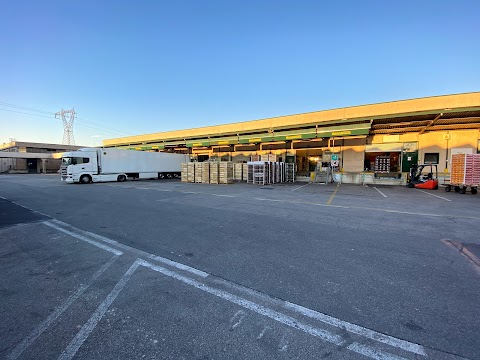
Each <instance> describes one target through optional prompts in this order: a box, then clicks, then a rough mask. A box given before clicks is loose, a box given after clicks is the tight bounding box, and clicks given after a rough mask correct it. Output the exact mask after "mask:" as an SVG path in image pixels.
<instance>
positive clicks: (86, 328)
mask: <svg viewBox="0 0 480 360" xmlns="http://www.w3.org/2000/svg"><path fill="white" fill-rule="evenodd" d="M138 266H139V261H135V262H134V263H133V265H132V266H131V267H130V269H128V271H127V272H126V273H125V274H124V275H123V276H122V278H121V279H120V281H119V282H118V283H117V284H116V285H115V287H114V288H113V290H112V291H111V292H110V294H108V296H107V298H106V299H105V300H103V302H102V303H101V304H100V306H99V307H98V308H97V310H96V311H95V312H94V313H93V315H92V316H91V317H90V319H88V321H87V322H86V323H85V325H83V327H82V328H81V329H80V331H79V332H78V333H77V335H75V337H74V338H73V340H72V341H71V342H70V344H68V346H67V347H66V348H65V350H64V351H63V352H62V354H61V355H60V356H59V357H58V360H70V359H72V358H73V357H74V356H75V354H76V353H77V351H78V349H80V347H81V346H82V345H83V343H84V342H85V340H86V339H87V338H88V336H89V335H90V334H91V332H92V331H93V329H95V327H96V326H97V324H98V322H99V321H100V320H102V318H103V316H104V315H105V313H106V312H107V310H108V308H109V307H110V305H112V303H113V302H114V301H115V299H116V298H117V296H118V294H120V291H122V289H123V288H124V286H125V284H126V283H127V281H128V280H129V279H130V277H131V276H132V275H133V273H134V272H135V270H137V268H138Z"/></svg>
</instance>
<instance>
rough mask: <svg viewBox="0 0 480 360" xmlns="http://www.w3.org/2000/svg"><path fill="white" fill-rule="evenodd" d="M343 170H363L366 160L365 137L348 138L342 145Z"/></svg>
mask: <svg viewBox="0 0 480 360" xmlns="http://www.w3.org/2000/svg"><path fill="white" fill-rule="evenodd" d="M341 156H342V157H343V171H346V172H362V171H363V170H364V169H363V164H364V160H365V139H351V140H349V139H346V140H344V145H343V146H342V153H341Z"/></svg>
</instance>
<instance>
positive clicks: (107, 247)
mask: <svg viewBox="0 0 480 360" xmlns="http://www.w3.org/2000/svg"><path fill="white" fill-rule="evenodd" d="M42 224H44V225H47V226H50V227H51V228H54V229H55V230H58V231H60V232H63V233H65V234H68V235H70V236H73V237H74V238H77V239H79V240H82V241H85V242H87V243H89V244H92V245H94V246H96V247H98V248H100V249H103V250H105V251H108V252H110V253H112V254H115V255H122V254H123V252H122V251H120V250H117V249H114V248H111V247H110V246H107V245H104V244H102V243H99V242H97V241H93V240H91V239H89V238H87V237H85V236H83V235H80V234H77V233H74V232H72V231H70V230H66V229H63V228H61V227H60V226H57V225H55V224H53V223H52V222H51V221H43V222H42Z"/></svg>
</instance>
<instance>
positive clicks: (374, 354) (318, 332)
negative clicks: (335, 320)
mask: <svg viewBox="0 0 480 360" xmlns="http://www.w3.org/2000/svg"><path fill="white" fill-rule="evenodd" d="M137 262H138V263H139V264H140V265H142V266H145V267H147V268H150V269H152V270H154V271H157V272H160V273H162V274H163V275H166V276H169V277H171V278H174V279H176V280H179V281H181V282H183V283H185V284H187V285H190V286H193V287H195V288H197V289H199V290H202V291H204V292H207V293H209V294H212V295H215V296H217V297H219V298H221V299H224V300H227V301H229V302H231V303H234V304H237V305H239V306H241V307H243V308H245V309H248V310H251V311H253V312H255V313H257V314H260V315H263V316H266V317H268V318H270V319H272V320H275V321H277V322H280V323H282V324H284V325H287V326H290V327H292V328H294V329H297V330H301V331H303V332H305V333H307V334H309V335H312V336H315V337H318V338H320V339H322V340H325V341H327V342H330V343H332V344H335V345H337V346H340V345H342V344H344V343H345V340H344V339H343V338H342V337H341V336H340V335H337V334H335V333H332V332H330V331H328V330H326V329H321V328H318V327H315V326H312V325H308V324H305V323H303V322H301V321H300V320H299V319H296V318H293V317H291V316H289V315H286V314H283V313H280V312H278V311H275V310H273V309H271V308H269V307H267V306H265V305H260V304H257V303H255V302H253V301H250V300H247V299H244V298H242V297H239V296H237V295H234V294H231V293H229V292H227V291H224V290H221V289H217V288H214V287H212V286H209V285H207V284H205V283H202V282H200V281H197V280H194V279H191V278H188V277H186V276H183V275H180V274H177V273H176V272H174V271H171V270H168V269H165V268H163V267H160V266H157V265H154V264H151V263H149V262H147V261H144V260H140V259H139V260H137ZM291 305H294V304H291ZM304 309H305V308H304ZM308 310H309V309H308ZM311 311H312V312H313V310H311ZM342 323H343V324H346V325H348V328H344V329H345V330H347V331H349V329H355V327H356V326H357V325H354V324H350V323H347V322H342ZM357 327H358V329H362V330H366V331H365V332H362V331H357V332H355V333H356V334H358V335H361V336H364V337H367V336H365V334H367V335H369V333H368V331H369V330H368V329H365V328H362V327H360V326H357ZM358 329H355V330H358ZM370 331H371V330H370ZM372 333H375V332H374V331H372ZM376 334H377V335H378V336H370V337H368V338H370V339H371V340H375V341H379V342H383V343H385V344H387V342H385V341H380V340H385V339H384V338H390V342H389V343H388V345H390V346H392V347H395V348H400V349H403V350H406V351H408V352H414V353H416V354H418V355H422V356H426V353H425V351H424V350H423V347H422V346H421V345H416V344H413V343H408V342H407V341H403V340H400V339H395V338H393V337H389V336H387V335H383V334H380V333H376ZM370 335H371V334H370ZM382 336H383V337H384V338H382ZM394 340H397V341H394ZM403 343H405V344H409V346H406V345H405V344H403ZM398 345H404V346H403V347H402V346H398ZM347 349H349V350H351V351H353V352H356V353H358V354H361V355H364V356H366V357H370V358H372V359H384V360H400V359H405V358H403V357H399V356H396V355H392V354H390V353H387V352H384V351H380V350H378V349H376V348H374V347H372V346H368V345H361V344H359V343H356V342H354V343H352V344H350V345H349V346H347ZM411 350H414V351H411Z"/></svg>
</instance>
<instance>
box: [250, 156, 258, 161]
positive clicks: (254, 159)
mask: <svg viewBox="0 0 480 360" xmlns="http://www.w3.org/2000/svg"><path fill="white" fill-rule="evenodd" d="M250 161H260V155H252V156H251V157H250Z"/></svg>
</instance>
